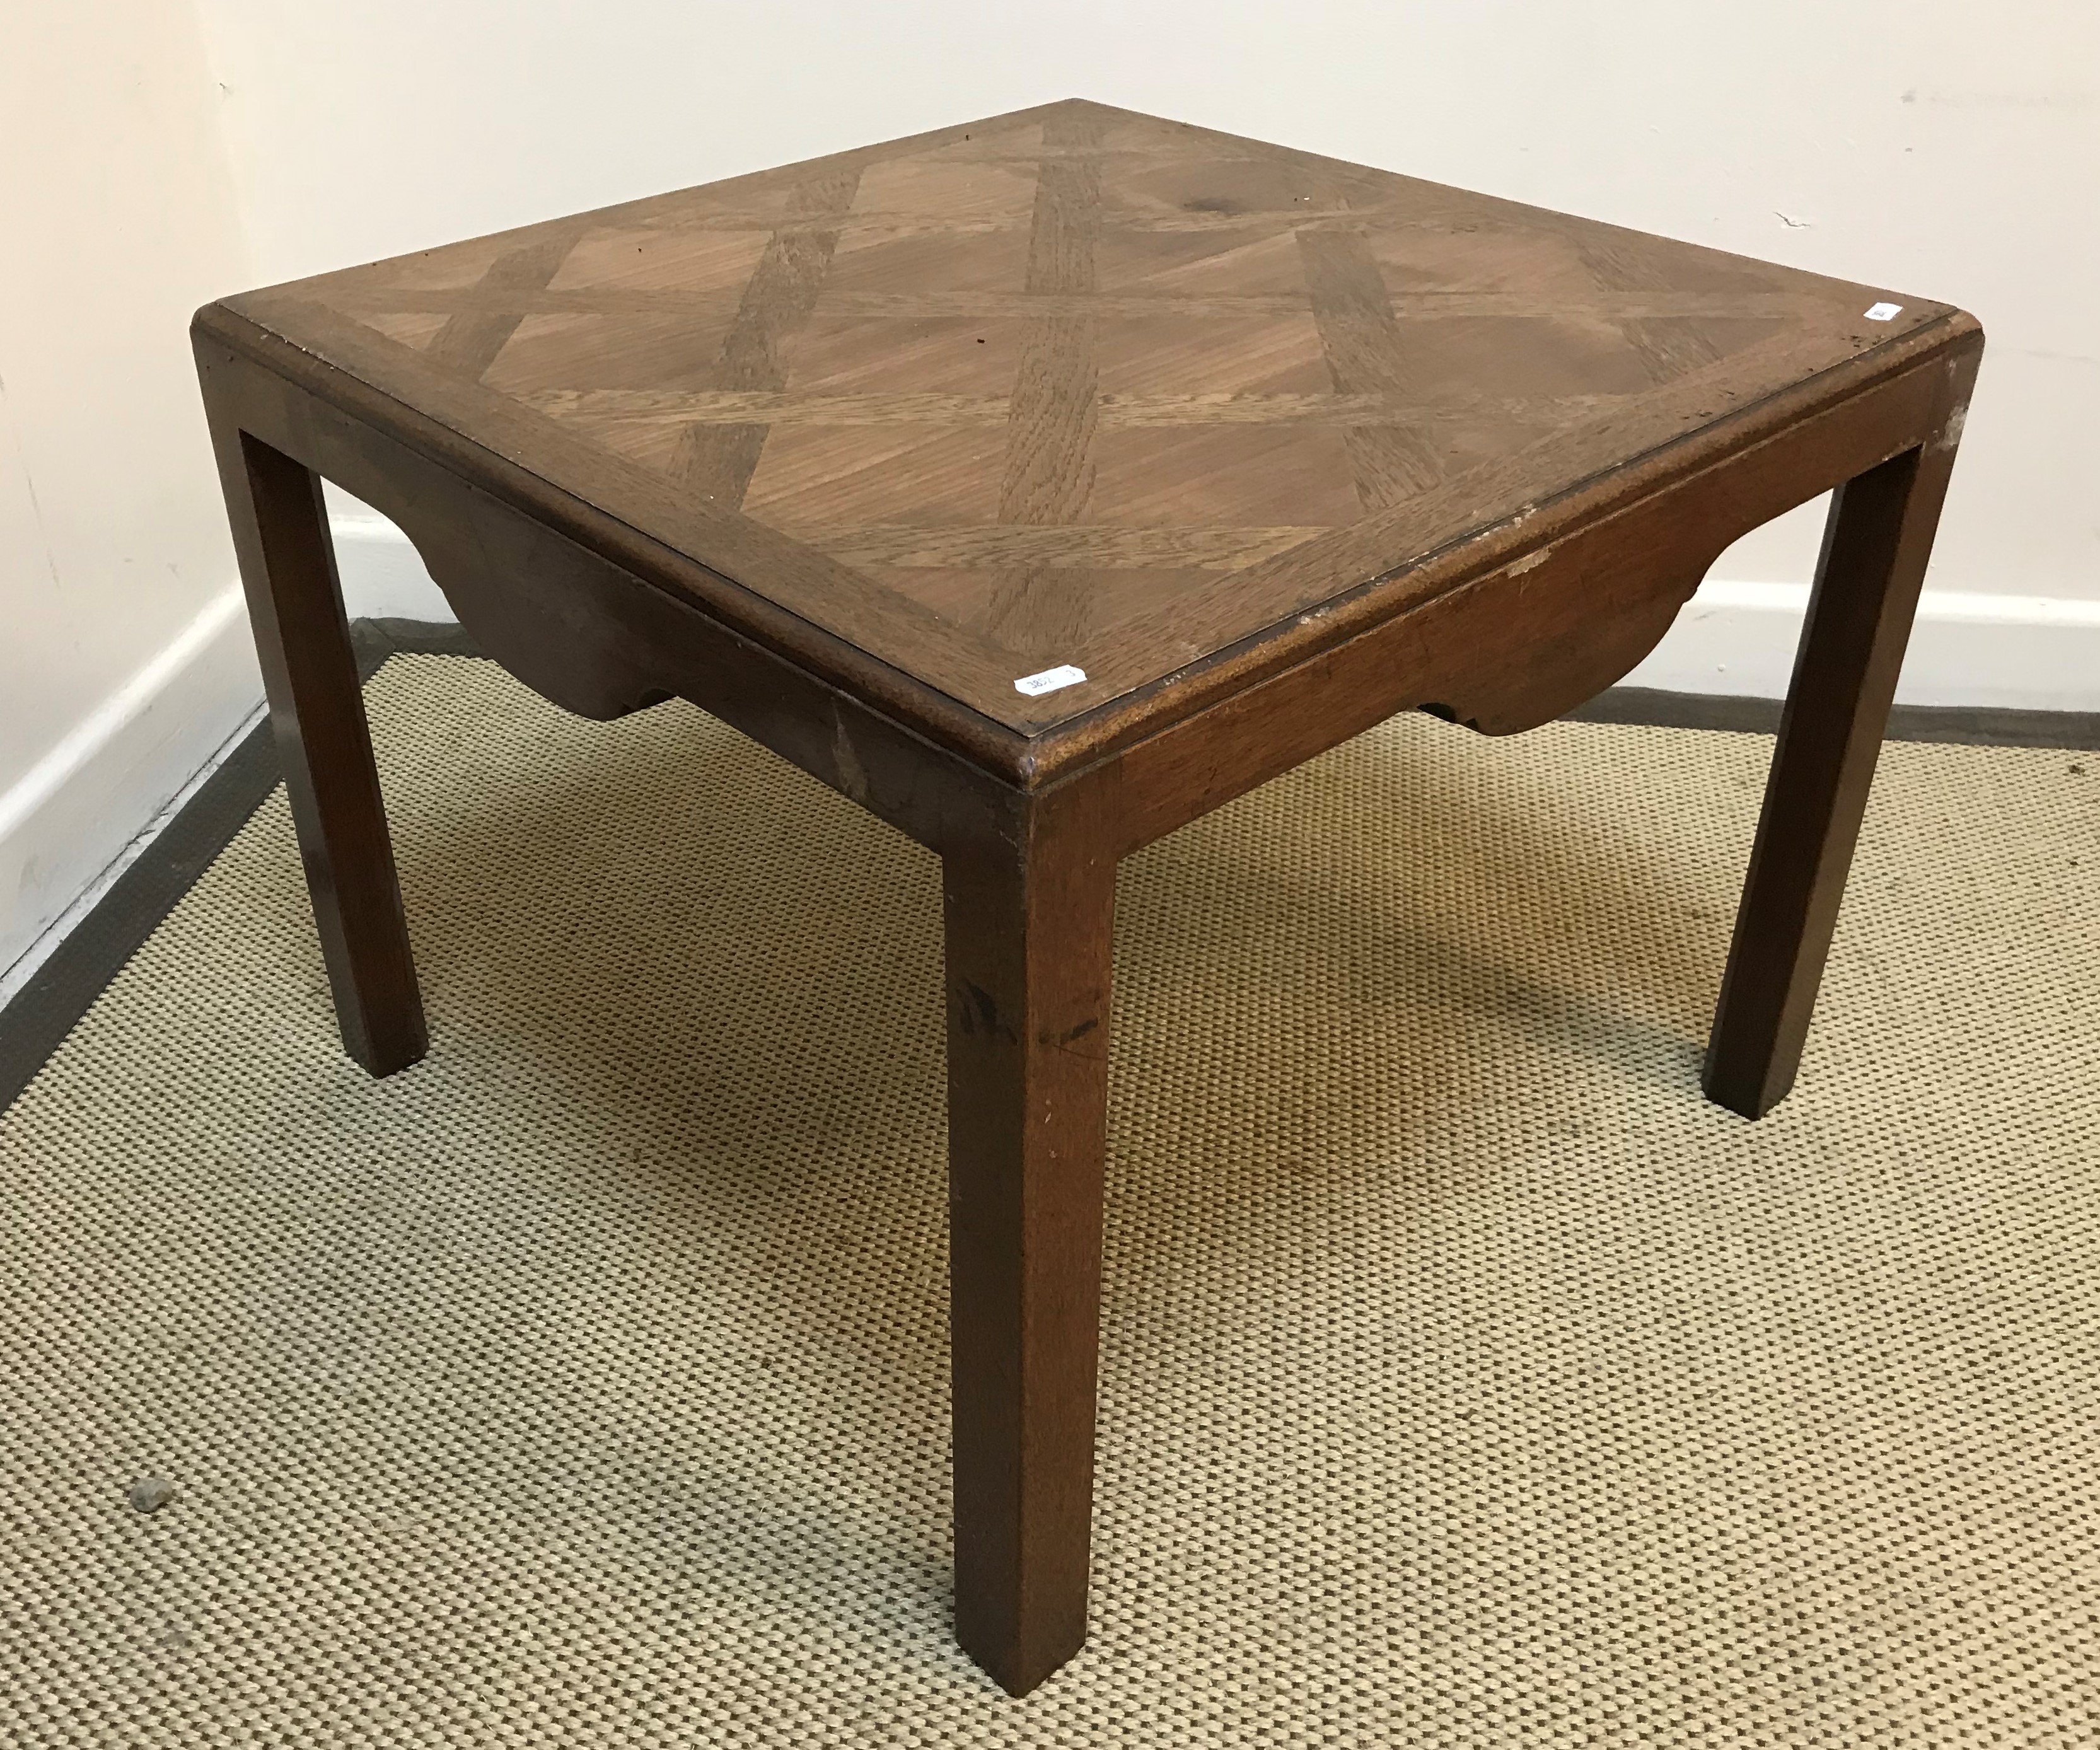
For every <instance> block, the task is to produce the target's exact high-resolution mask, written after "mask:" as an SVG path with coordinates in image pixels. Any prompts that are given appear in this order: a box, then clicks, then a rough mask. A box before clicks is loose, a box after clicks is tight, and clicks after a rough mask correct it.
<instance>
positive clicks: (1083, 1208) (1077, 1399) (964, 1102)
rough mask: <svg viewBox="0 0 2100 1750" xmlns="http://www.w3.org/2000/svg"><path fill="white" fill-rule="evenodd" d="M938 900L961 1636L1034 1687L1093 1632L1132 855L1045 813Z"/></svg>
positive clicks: (967, 863)
mask: <svg viewBox="0 0 2100 1750" xmlns="http://www.w3.org/2000/svg"><path fill="white" fill-rule="evenodd" d="M943 900H944V909H945V913H946V937H947V963H948V964H947V997H948V1163H949V1164H948V1181H949V1193H948V1197H949V1203H948V1222H949V1283H950V1294H951V1326H952V1331H953V1377H954V1386H955V1408H954V1426H955V1637H956V1638H957V1639H958V1640H959V1641H960V1642H961V1643H962V1646H963V1647H964V1651H967V1652H968V1654H969V1655H970V1656H971V1657H972V1658H973V1659H974V1660H977V1663H978V1664H981V1665H982V1666H983V1667H984V1668H985V1669H986V1671H988V1672H990V1673H991V1675H992V1676H993V1677H995V1678H996V1679H997V1680H998V1682H999V1684H1000V1685H1001V1686H1003V1687H1004V1689H1006V1690H1008V1692H1009V1693H1010V1694H1012V1695H1025V1694H1026V1692H1027V1691H1028V1690H1031V1689H1033V1688H1034V1687H1035V1686H1036V1684H1038V1683H1039V1682H1042V1680H1043V1678H1044V1677H1048V1675H1049V1674H1050V1673H1052V1672H1053V1671H1055V1670H1056V1669H1057V1668H1058V1666H1060V1665H1061V1664H1063V1663H1064V1662H1065V1660H1067V1659H1069V1658H1070V1657H1071V1656H1072V1655H1073V1654H1074V1653H1075V1652H1077V1651H1079V1646H1080V1644H1081V1643H1082V1642H1083V1641H1084V1640H1085V1639H1086V1633H1087V1552H1088V1540H1089V1536H1090V1534H1091V1531H1092V1506H1093V1467H1094V1382H1095V1373H1096V1352H1095V1351H1096V1339H1097V1333H1098V1330H1099V1300H1100V1293H1101V1183H1102V1160H1103V1154H1104V1151H1105V1141H1106V1134H1107V1117H1106V1103H1107V1095H1108V1029H1109V979H1110V958H1111V940H1112V936H1113V931H1114V909H1115V858H1114V856H1113V854H1111V853H1110V852H1109V851H1108V849H1106V848H1105V844H1104V843H1103V842H1102V841H1101V840H1098V839H1095V838H1092V837H1091V836H1090V835H1088V834H1087V833H1086V832H1085V831H1083V827H1081V826H1080V824H1079V822H1076V821H1075V820H1074V818H1072V814H1071V811H1070V810H1065V811H1062V812H1061V813H1059V812H1058V811H1055V810H1052V809H1036V810H1035V813H1034V814H1033V816H1032V818H1031V819H1030V823H1029V824H1028V826H1027V827H1026V830H1025V831H1023V833H1022V834H1021V845H1020V847H1019V849H1013V848H1012V847H1006V848H1003V849H1001V850H1000V851H999V852H995V853H986V854H984V855H982V856H979V855H977V854H976V853H950V855H949V857H948V858H947V860H946V881H945V893H944V895H943Z"/></svg>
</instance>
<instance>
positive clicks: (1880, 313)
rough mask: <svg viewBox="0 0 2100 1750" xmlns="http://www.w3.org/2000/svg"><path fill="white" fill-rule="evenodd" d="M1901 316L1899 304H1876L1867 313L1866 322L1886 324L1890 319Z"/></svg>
mask: <svg viewBox="0 0 2100 1750" xmlns="http://www.w3.org/2000/svg"><path fill="white" fill-rule="evenodd" d="M1902 314H1903V306H1902V305H1901V304H1877V305H1875V306H1873V308H1872V309H1871V310H1869V311H1868V312H1867V320H1868V321H1869V322H1886V321H1888V320H1890V318H1891V317H1895V316H1899V315H1902Z"/></svg>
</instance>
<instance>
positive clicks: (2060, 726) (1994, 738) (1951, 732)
mask: <svg viewBox="0 0 2100 1750" xmlns="http://www.w3.org/2000/svg"><path fill="white" fill-rule="evenodd" d="M1779 714H1780V700H1778V699H1741V698H1737V697H1735V696H1734V695H1732V694H1725V693H1665V692H1661V691H1658V690H1657V689H1655V688H1653V687H1647V686H1615V687H1613V688H1612V690H1610V691H1609V692H1608V693H1599V694H1598V695H1597V696H1596V697H1595V699H1591V700H1590V703H1588V704H1586V705H1578V706H1577V707H1576V708H1575V709H1574V710H1573V711H1571V712H1568V720H1569V721H1571V722H1575V723H1652V724H1655V725H1659V726H1661V727H1662V728H1665V729H1674V730H1749V731H1750V732H1752V733H1753V734H1760V735H1772V734H1777V733H1778V730H1779ZM1888 738H1889V739H1890V741H1930V742H1966V743H1971V744H1976V745H1981V746H1985V747H2070V748H2079V749H2084V750H2086V751H2088V752H2091V751H2095V750H2100V712H2090V711H2004V710H2000V709H1998V708H1997V707H1994V706H1990V705H1899V706H1897V707H1895V710H1894V711H1892V712H1890V713H1889V733H1888Z"/></svg>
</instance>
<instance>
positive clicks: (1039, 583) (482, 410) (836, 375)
mask: <svg viewBox="0 0 2100 1750" xmlns="http://www.w3.org/2000/svg"><path fill="white" fill-rule="evenodd" d="M1884 300H1886V301H1888V302H1896V303H1899V304H1900V305H1901V306H1902V309H1901V312H1900V314H1899V315H1898V316H1897V317H1896V318H1895V320H1893V321H1890V322H1885V323H1877V322H1872V321H1869V320H1867V317H1866V314H1865V312H1866V311H1867V310H1868V307H1869V306H1872V305H1873V304H1875V303H1877V302H1882V301H1884ZM227 310H228V311H229V313H231V314H235V315H239V316H241V317H245V319H246V320H247V321H248V323H249V324H254V326H255V327H256V328H258V329H260V330H261V331H262V332H264V333H267V334H271V335H274V336H277V337H282V338H283V339H284V340H285V341H287V342H290V343H292V345H293V346H295V347H297V348H298V349H299V350H300V351H301V352H302V353H303V354H305V355H308V356H309V357H311V359H315V360H316V361H320V362H323V363H324V364H327V365H329V366H332V367H333V368H335V369H336V370H337V372H341V373H342V374H344V375H346V376H347V377H351V378H353V379H355V380H356V381H359V382H361V383H363V384H365V385H368V386H370V387H372V388H373V389H375V390H379V391H381V392H382V393H383V394H384V395H386V396H389V397H391V398H393V399H395V400H396V401H398V402H399V403H402V404H403V405H404V407H406V408H412V409H414V410H415V411H416V412H418V413H420V414H421V415H423V416H426V417H429V418H430V419H433V420H435V421H439V422H441V423H443V424H444V425H447V426H448V427H449V428H450V429H451V430H453V431H454V432H456V433H457V434H460V435H461V436H463V437H465V438H467V439H470V440H472V441H473V442H475V443H479V444H482V445H484V446H487V447H488V448H489V449H490V450H491V451H492V452H496V453H497V454H500V455H501V456H503V457H504V458H505V459H506V460H508V461H510V462H512V463H514V464H515V465H518V466H521V467H523V468H524V469H527V470H529V471H530V472H531V473H532V474H535V475H536V476H538V477H540V478H542V479H544V480H545V481H546V482H548V483H549V484H550V485H551V486H552V487H556V488H559V489H562V490H564V491H570V492H573V493H575V494H576V495H577V496H579V497H580V498H582V499H584V500H587V501H588V502H589V503H591V504H592V505H595V506H597V507H598V508H599V509H602V510H604V511H606V512H607V513H610V514H612V515H613V516H615V517H617V518H620V519H621V520H622V521H624V522H627V523H628V524H629V525H631V526H632V527H633V528H635V529H636V530H637V531H641V532H642V533H643V534H645V535H646V536H650V537H651V538H652V539H654V540H658V541H660V542H661V543H663V544H664V545H665V546H666V547H667V548H668V549H673V550H675V551H676V552H677V553H680V554H682V555H683V556H684V557H685V558H688V559H690V561H692V562H695V563H697V564H699V565H700V566H705V567H707V568H708V569H709V570H710V571H713V572H715V573H717V574H719V575H721V576H722V577H723V578H725V579H726V580H729V581H730V582H731V583H733V584H735V585H737V586H739V588H741V589H742V590H743V591H746V592H748V593H752V594H753V595H755V596H757V597H763V598H765V600H766V601H768V602H771V603H773V604H774V605H775V606H778V607H779V608H782V609H784V610H786V611H788V612H790V613H792V615H796V616H797V617H799V618H800V619H803V620H805V621H807V622H809V623H810V624H812V625H814V626H815V627H817V628H822V629H823V631H825V632H827V633H831V634H832V635H834V636H835V637H838V638H840V639H842V640H844V641H847V642H849V643H850V644H852V645H854V646H856V647H858V648H859V649H860V650H864V651H865V652H867V654H868V655H871V656H872V657H874V658H876V659H879V660H880V661H881V662H882V663H886V664H888V665H889V666H891V667H893V668H896V669H897V670H898V671H900V672H902V673H903V674H905V675H907V676H909V677H912V679H913V680H914V681H916V682H918V683H920V684H921V685H924V687H926V688H928V689H930V690H934V691H937V692H938V693H940V694H942V695H944V696H945V697H946V698H947V699H951V700H953V701H955V702H957V703H960V704H962V705H964V706H965V707H968V709H970V710H971V711H973V712H976V713H979V714H981V715H982V716H984V717H986V718H988V719H990V721H992V722H993V723H995V724H997V725H1001V726H1003V727H1004V728H1006V729H1008V730H1012V731H1015V732H1017V733H1019V734H1022V735H1026V736H1031V737H1032V736H1039V735H1042V734H1046V733H1047V732H1049V731H1052V730H1056V729H1057V728H1058V727H1059V726H1060V725H1065V724H1067V723H1070V722H1071V721H1073V720H1074V719H1077V718H1079V717H1082V716H1086V715H1087V714H1088V713H1090V712H1098V711H1099V710H1100V709H1101V707H1103V706H1105V705H1106V704H1109V703H1111V702H1114V701H1115V700H1117V699H1121V698H1123V697H1124V696H1125V695H1127V694H1131V693H1132V692H1133V691H1134V690H1139V689H1142V688H1145V687H1147V686H1149V685H1154V684H1155V683H1158V682H1159V681H1162V679H1164V678H1165V677H1169V676H1171V675H1175V674H1177V673H1180V672H1184V671H1185V670H1187V669H1188V668H1189V667H1190V665H1192V664H1194V663H1200V662H1202V661H1203V660H1204V659H1207V658H1209V657H1211V656H1212V655H1215V653H1217V652H1220V651H1221V650H1226V649H1228V648H1229V647H1232V646H1237V645H1239V644H1241V643H1242V642H1244V641H1247V640H1250V639H1260V638H1262V637H1264V636H1267V635H1269V634H1271V633H1275V634H1277V635H1282V634H1284V633H1287V632H1288V630H1289V628H1290V627H1292V625H1293V624H1295V622H1296V620H1297V619H1299V616H1302V615H1306V614H1307V613H1308V612H1311V611H1315V610H1317V609H1318V608H1319V607H1320V606H1321V605H1322V604H1323V603H1326V602H1330V601H1331V600H1333V599H1335V598H1336V597H1341V596H1344V595H1347V594H1349V593H1352V592H1357V591H1361V589H1363V588H1365V587H1366V586H1369V585H1372V584H1379V583H1380V582H1382V581H1392V580H1404V579H1405V575H1406V574H1407V573H1408V572H1409V571H1410V570H1411V569H1412V568H1414V567H1416V566H1419V565H1420V564H1421V563H1422V562H1423V561H1424V560H1425V559H1427V558H1429V557H1430V556H1432V555H1435V554H1437V553H1441V552H1444V551H1445V550H1447V549H1449V548H1450V547H1451V546H1452V545H1453V544H1454V543H1462V542H1463V541H1464V540H1467V538H1468V537H1469V536H1472V535H1474V534H1476V533H1477V532H1479V531H1485V530H1490V529H1493V528H1494V527H1497V526H1498V525H1500V524H1502V523H1504V522H1507V520H1508V519H1510V518H1513V517H1519V516H1523V515H1524V514H1528V513H1529V512H1532V511H1533V510H1535V509H1536V508H1537V507H1538V506H1541V505H1546V504H1549V503H1552V502H1555V501H1557V500H1560V499H1563V498H1564V497H1565V496H1567V495H1568V494H1570V493H1571V492H1574V491H1577V489H1579V488H1582V487H1585V485H1586V483H1595V482H1597V481H1599V479H1601V478H1604V477H1605V476H1607V475H1608V474H1610V473H1611V471H1612V470H1613V469H1617V468H1619V467H1621V466H1622V465H1624V464H1626V462H1627V461H1629V460H1630V459H1633V458H1638V457H1640V456H1646V455H1648V454H1651V453H1652V452H1657V450H1659V449H1661V448H1662V447H1666V446H1669V445H1671V444H1672V443H1677V442H1679V441H1680V440H1683V439H1686V438H1687V437H1688V436H1690V435H1692V434H1695V433H1698V432H1701V431H1702V430H1705V429H1707V428H1710V427H1713V426H1714V425H1716V424H1717V423H1718V422H1725V421H1727V420H1729V419H1730V418H1732V417H1740V415H1742V414H1743V413H1744V412H1745V411H1746V410H1749V409H1753V408H1757V407H1758V406H1759V405H1760V404H1761V403H1763V402H1765V401H1766V400H1767V399H1769V398H1770V397H1772V396H1773V395H1777V394H1780V393H1781V392H1782V391H1785V390H1789V388H1794V387H1797V386H1800V385H1802V384H1803V383H1806V382H1808V381H1811V380H1814V379H1815V378H1817V377H1819V376H1820V374H1822V373H1824V372H1829V371H1830V370H1831V369H1832V368H1833V367H1838V366H1841V365H1844V364H1847V363H1849V362H1853V361H1859V360H1861V359H1867V358H1868V357H1869V356H1870V355H1874V354H1875V353H1876V352H1877V350H1882V349H1886V348H1887V347H1888V346H1890V345H1891V344H1893V343H1898V342H1901V341H1902V340H1903V339H1904V337H1907V336H1908V337H1917V335H1918V334H1919V331H1920V330H1921V329H1924V328H1930V327H1931V326H1932V325H1934V324H1939V323H1943V321H1944V320H1946V319H1947V318H1948V316H1949V315H1951V314H1952V312H1950V311H1948V308H1947V306H1943V305H1939V304H1935V303H1932V302H1927V301H1925V300H1921V299H1917V298H1910V297H1908V296H1906V295H1904V294H1902V293H1890V292H1888V291H1886V289H1882V288H1877V287H1868V286H1860V285H1854V284H1846V283H1843V282H1840V281H1836V280H1827V279H1823V278H1820V277H1818V276H1815V275H1811V274H1806V273H1802V272H1799V271H1794V270H1792V269H1789V268H1784V267H1775V266H1771V265H1770V264H1767V263H1764V262H1754V261H1749V260H1746V259H1744V258H1739V257H1734V256H1729V255H1724V254H1722V253H1718V252H1716V251H1714V250H1710V249H1701V248H1698V247H1696V246H1693V245H1688V244H1683V243H1676V242H1671V241H1667V240H1662V239H1660V238H1656V237H1651V236H1643V235H1641V234H1639V233H1636V232H1632V231H1624V230H1621V229H1618V228H1617V227H1611V226H1607V225H1603V224H1599V223H1593V222H1590V221H1586V220H1582V219H1577V218H1568V217H1567V216H1564V215H1561V214H1551V213H1546V212H1542V211H1540V210H1538V209H1533V208H1528V207H1524V206H1520V205H1515V204H1514V203H1511V202H1508V201H1500V200H1496V199H1493V198H1490V197H1488V196H1479V195H1472V194H1467V193H1464V192H1461V191H1458V190H1455V189H1450V188H1446V187H1440V186H1439V185H1436V184H1434V183H1424V182H1420V181H1417V180H1414V179H1410V178H1408V177H1404V176H1399V175H1395V174H1389V173H1387V172H1385V171H1381V170H1370V169H1366V168H1364V167H1362V166H1358V165H1345V164H1340V163H1337V162H1335V161H1332V160H1329V159H1324V158H1320V157H1317V156H1312V155H1311V154H1308V153H1304V152H1294V151H1291V150H1289V149H1286V148H1282V147H1277V146H1271V145H1268V144H1265V143H1260V142H1256V141H1252V140H1246V139H1236V138H1234V137H1233V136H1231V135H1228V134H1217V133H1213V132H1210V131H1208V130H1202V129H1199V128H1195V127H1191V126H1185V125H1183V124H1180V123H1176V122H1171V121H1162V120H1158V119H1157V118H1154V117H1147V116H1141V115H1136V114H1133V113H1132V112H1127V111H1123V110H1118V109H1112V108H1107V107H1105V106H1102V105H1100V104H1088V103H1081V102H1071V103H1065V104H1053V105H1051V106H1048V108H1043V109H1039V110H1033V111H1028V112H1021V113H1018V114H1015V115H1012V116H1007V117H995V118H993V119H991V120H989V121H980V122H975V123H969V124H965V125H964V126H960V127H956V128H952V129H948V130H942V131H941V132H938V133H935V134H926V135H922V136H919V137H916V138H915V139H908V140H902V141H897V142H893V143H889V144H887V145H882V146H876V147H871V148H864V149H862V150H859V151H857V152H846V153H841V154H838V155H836V156H832V157H829V158H823V159H818V160H814V161H810V162H809V163H805V164H802V165H791V166H788V167H787V168H784V169H782V170H772V171H766V172H763V173H760V174H756V175H752V176H746V177H740V178H737V179H732V180H730V181H727V182H724V183H715V184H712V185H709V186H708V187H699V188H695V189H690V190H686V191H684V192H680V193H676V194H671V195H665V196H660V197H657V198H655V199H652V200H647V201H638V202H635V203H633V204H630V205H626V206H623V207H617V208H611V209H606V210H604V211H602V212H598V213H595V214H584V215H580V216H576V217H570V218H562V219H558V220H555V221H553V222H551V223H547V224H544V225H539V226H535V227H527V228H526V229H523V230H522V231H513V232H507V233H504V234H502V235H500V236H492V237H486V238H482V239H479V240H473V241H470V242H465V243H458V244H453V245H448V246H446V247H443V248H439V249H431V250H428V251H425V252H423V253H418V254H415V255H412V256H404V257H400V258H396V259H394V260H390V261H386V262H376V263H373V264H372V265H369V266H367V267H355V268H351V269H349V270H347V271H342V272H339V273H333V274H328V275H324V276H320V277H319V278H316V279H312V280H304V281H301V282H299V283H298V284H293V285H289V286H283V287H279V288H276V289H271V290H268V291H264V292H258V293H249V294H247V295H246V296H244V297H241V298H235V299H232V300H229V301H227ZM1066 663H1070V664H1072V665H1074V666H1077V667H1079V668H1082V669H1083V670H1084V671H1085V672H1086V674H1087V677H1088V678H1087V681H1086V682H1085V683H1084V684H1083V685H1075V686H1073V687H1070V688H1068V689H1065V690H1060V691H1057V692H1055V693H1052V694H1045V695H1043V696H1040V697H1030V696H1029V695H1027V694H1022V693H1020V692H1018V691H1017V690H1015V688H1014V686H1013V682H1014V681H1015V680H1016V679H1017V678H1018V677H1021V676H1023V675H1026V674H1029V673H1031V672H1035V671H1037V670H1039V669H1043V668H1049V667H1052V666H1055V665H1060V664H1066ZM1569 703H1573V702H1572V701H1570V702H1569Z"/></svg>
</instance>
